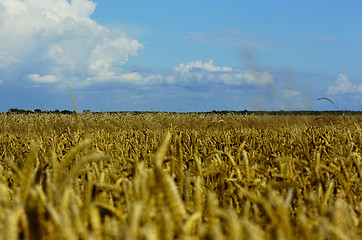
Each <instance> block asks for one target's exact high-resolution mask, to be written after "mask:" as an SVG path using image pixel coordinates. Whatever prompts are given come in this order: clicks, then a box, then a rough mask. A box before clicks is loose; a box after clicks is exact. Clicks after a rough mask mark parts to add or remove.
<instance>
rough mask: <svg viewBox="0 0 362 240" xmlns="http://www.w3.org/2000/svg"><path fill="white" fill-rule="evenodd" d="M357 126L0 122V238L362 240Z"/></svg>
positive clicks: (304, 120) (154, 119) (289, 121)
mask: <svg viewBox="0 0 362 240" xmlns="http://www.w3.org/2000/svg"><path fill="white" fill-rule="evenodd" d="M361 129H362V116H361V115H360V114H356V115H341V116H336V115H323V116H321V117H316V116H307V115H301V116H293V115H285V116H270V115H263V116H256V115H251V116H241V115H234V114H226V115H218V114H208V115H205V114H168V113H149V114H146V113H144V114H138V115H134V114H131V113H122V114H107V113H103V114H91V113H84V114H78V115H61V114H33V115H25V114H1V115H0V171H1V174H0V238H1V239H6V240H8V239H9V240H11V239H67V240H72V239H165V240H166V239H255V240H257V239H280V240H282V239H283V240H291V239H351V240H353V239H362V230H361V229H362V196H361V194H362V163H361V156H362V153H361V150H362V131H361Z"/></svg>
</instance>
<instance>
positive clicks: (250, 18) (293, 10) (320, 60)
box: [0, 0, 362, 112]
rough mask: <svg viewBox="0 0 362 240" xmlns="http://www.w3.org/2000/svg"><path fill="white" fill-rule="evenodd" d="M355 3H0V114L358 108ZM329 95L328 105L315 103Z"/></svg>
mask: <svg viewBox="0 0 362 240" xmlns="http://www.w3.org/2000/svg"><path fill="white" fill-rule="evenodd" d="M361 12H362V2H361V1H359V0H348V1H341V0H339V1H337V0H318V1H315V0H314V1H311V0H304V1H294V0H275V1H268V0H259V1H244V0H227V1H215V0H208V1H206V0H183V1H174V0H155V1H149V0H148V1H147V0H133V1H121V0H102V1H101V0H97V1H90V0H0V112H6V111H7V110H9V109H10V108H18V109H41V110H57V109H58V110H74V106H73V102H72V98H71V95H70V92H69V89H68V85H69V86H70V87H71V89H72V93H73V95H74V99H75V102H76V105H77V108H78V111H79V112H81V111H83V110H86V109H87V110H91V111H172V112H196V111H211V110H236V111H238V110H250V111H252V110H317V111H319V110H353V111H362V65H361V64H362V14H361ZM318 98H328V99H330V100H332V101H333V102H334V104H335V105H333V104H331V103H330V102H329V101H327V100H326V99H321V100H317V99H318Z"/></svg>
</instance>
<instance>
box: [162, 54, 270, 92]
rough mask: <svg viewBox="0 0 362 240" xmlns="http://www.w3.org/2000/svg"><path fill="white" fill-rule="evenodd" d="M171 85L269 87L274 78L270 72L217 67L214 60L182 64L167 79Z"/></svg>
mask: <svg viewBox="0 0 362 240" xmlns="http://www.w3.org/2000/svg"><path fill="white" fill-rule="evenodd" d="M166 82H168V83H169V84H177V85H192V84H208V85H209V84H225V85H230V86H239V85H254V86H261V87H264V86H267V85H268V84H271V83H273V76H272V75H271V74H269V73H268V72H259V71H254V70H248V71H245V72H243V71H241V70H239V69H233V68H231V67H226V66H224V67H220V66H215V65H214V63H213V60H210V61H209V62H202V61H195V62H189V63H186V64H184V63H181V64H180V65H179V66H177V67H175V68H174V70H173V75H171V76H168V77H167V78H166Z"/></svg>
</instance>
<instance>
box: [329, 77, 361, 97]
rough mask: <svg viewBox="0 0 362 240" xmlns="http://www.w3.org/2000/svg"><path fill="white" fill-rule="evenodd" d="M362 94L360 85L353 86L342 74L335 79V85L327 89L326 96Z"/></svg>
mask: <svg viewBox="0 0 362 240" xmlns="http://www.w3.org/2000/svg"><path fill="white" fill-rule="evenodd" d="M355 92H362V84H361V85H355V84H353V83H351V82H350V81H349V80H348V77H347V76H346V75H344V74H339V76H338V77H337V79H336V85H335V86H330V87H329V88H328V91H327V94H340V93H355Z"/></svg>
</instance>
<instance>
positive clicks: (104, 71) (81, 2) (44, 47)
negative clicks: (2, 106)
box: [0, 0, 143, 84]
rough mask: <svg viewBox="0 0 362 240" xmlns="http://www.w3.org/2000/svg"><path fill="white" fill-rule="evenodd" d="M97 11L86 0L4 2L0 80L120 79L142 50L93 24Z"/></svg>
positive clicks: (0, 7) (134, 42) (122, 36)
mask: <svg viewBox="0 0 362 240" xmlns="http://www.w3.org/2000/svg"><path fill="white" fill-rule="evenodd" d="M95 7H96V4H95V3H94V2H92V1H88V0H72V1H67V0H47V1H44V0H27V1H24V0H2V1H1V2H0V33H1V45H0V78H1V80H2V81H16V80H19V79H27V80H30V81H32V82H37V83H57V82H62V81H69V80H71V81H72V83H74V84H78V83H85V82H86V81H87V79H88V81H89V80H93V81H102V80H107V79H112V78H114V76H117V75H120V74H122V66H123V65H124V64H125V63H126V62H127V61H128V59H129V57H131V56H137V54H138V52H139V50H141V49H142V48H143V45H142V44H141V43H139V42H138V41H137V40H132V39H130V38H128V37H127V35H126V34H125V33H123V32H121V31H118V30H110V29H108V28H106V27H104V26H101V25H99V24H97V23H96V22H95V21H93V20H92V19H90V16H91V15H92V14H93V12H94V10H95Z"/></svg>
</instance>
